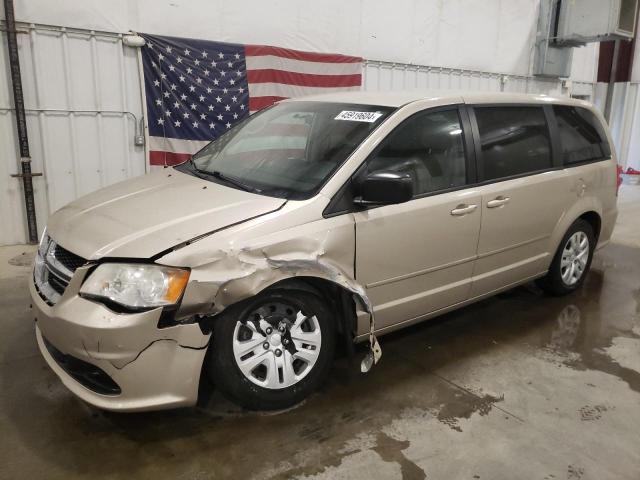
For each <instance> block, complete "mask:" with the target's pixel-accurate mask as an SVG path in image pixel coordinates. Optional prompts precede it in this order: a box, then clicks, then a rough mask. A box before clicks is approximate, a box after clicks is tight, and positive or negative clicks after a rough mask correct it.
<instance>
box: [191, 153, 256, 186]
mask: <svg viewBox="0 0 640 480" xmlns="http://www.w3.org/2000/svg"><path fill="white" fill-rule="evenodd" d="M189 163H190V164H191V168H193V170H194V171H195V172H196V173H199V174H200V175H198V177H200V178H203V177H202V176H207V177H214V178H217V179H218V180H222V181H223V182H226V183H230V184H231V185H234V186H236V187H238V188H239V189H240V190H244V191H245V192H252V193H262V190H260V189H259V188H256V187H254V186H252V185H247V184H246V183H243V182H242V181H241V180H239V179H237V178H235V177H231V176H229V175H226V174H224V173H222V172H220V171H218V170H214V171H213V172H210V171H208V170H202V169H200V168H198V167H197V165H196V163H195V162H194V161H193V157H192V158H191V159H189Z"/></svg>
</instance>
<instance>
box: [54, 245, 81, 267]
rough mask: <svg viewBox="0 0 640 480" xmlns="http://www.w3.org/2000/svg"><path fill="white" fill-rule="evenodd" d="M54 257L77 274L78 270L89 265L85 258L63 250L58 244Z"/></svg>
mask: <svg viewBox="0 0 640 480" xmlns="http://www.w3.org/2000/svg"><path fill="white" fill-rule="evenodd" d="M53 255H54V257H55V258H56V260H58V262H60V263H61V264H62V265H64V266H65V268H67V269H68V270H71V271H72V272H75V271H76V269H77V268H79V267H81V266H83V265H84V264H85V263H87V261H86V260H85V259H84V258H82V257H80V256H78V255H76V254H75V253H71V252H70V251H69V250H67V249H65V248H62V246H61V245H58V244H56V245H55V250H54V252H53Z"/></svg>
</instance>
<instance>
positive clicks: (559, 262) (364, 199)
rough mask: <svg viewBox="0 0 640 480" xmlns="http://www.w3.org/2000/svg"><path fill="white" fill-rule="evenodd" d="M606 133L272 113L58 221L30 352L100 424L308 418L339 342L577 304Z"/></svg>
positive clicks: (513, 111)
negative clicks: (465, 316) (296, 408)
mask: <svg viewBox="0 0 640 480" xmlns="http://www.w3.org/2000/svg"><path fill="white" fill-rule="evenodd" d="M605 125H606V124H605V122H604V120H603V118H602V116H601V114H600V113H599V112H598V111H596V110H595V109H594V107H593V106H591V105H590V104H588V103H585V102H582V101H576V100H570V99H566V98H551V97H548V96H544V95H538V96H529V95H512V94H493V93H492V94H473V95H472V94H469V95H466V94H462V95H443V94H436V95H425V94H422V95H420V94H416V93H403V94H400V93H393V94H391V93H373V92H349V93H343V94H334V95H330V96H319V97H307V98H301V99H295V100H287V101H283V102H280V103H278V104H277V105H275V106H273V107H271V108H268V109H266V110H263V111H261V112H260V113H257V114H255V115H252V116H251V117H249V118H247V119H245V120H243V121H241V122H240V123H239V124H238V125H236V126H235V127H234V128H232V129H230V130H229V131H228V132H227V133H225V134H224V135H222V136H221V137H219V138H218V139H217V140H215V141H213V142H212V143H210V144H209V145H207V146H206V147H205V148H203V149H202V150H201V151H200V152H198V153H197V154H196V155H194V156H193V158H192V159H191V160H189V161H187V162H185V163H183V164H180V165H177V166H175V167H170V168H165V169H161V170H159V171H156V172H153V173H151V174H148V175H145V176H142V177H138V178H134V179H132V180H128V181H125V182H122V183H119V184H116V185H113V186H110V187H108V188H105V189H103V190H100V191H98V192H96V193H93V194H90V195H88V196H85V197H83V198H80V199H78V200H76V201H74V202H73V203H71V204H69V205H67V206H66V207H64V208H62V209H60V210H59V211H57V212H56V213H55V214H53V215H52V216H51V217H50V219H49V223H48V226H47V229H46V231H45V233H44V234H43V236H42V241H41V243H40V246H39V249H38V254H37V256H36V260H35V266H34V275H33V281H32V282H31V283H30V290H31V297H32V299H33V309H34V313H35V318H36V328H35V330H36V337H37V342H38V345H39V347H40V350H41V352H42V355H43V356H44V358H45V359H46V361H47V363H48V364H49V365H50V367H51V368H52V369H53V370H54V371H55V372H56V373H57V374H58V376H59V377H60V378H61V380H62V382H63V383H64V384H65V385H66V386H67V387H68V388H69V389H70V390H71V391H72V392H73V393H75V394H76V395H77V396H79V397H80V398H82V399H83V400H85V401H87V402H89V403H91V404H93V405H96V406H98V407H100V408H104V409H109V410H123V411H127V410H128V411H132V410H151V409H161V408H170V407H177V406H188V405H194V404H195V403H196V401H197V399H198V393H199V386H200V382H201V379H209V380H211V381H212V382H213V383H214V385H215V386H216V388H218V389H220V390H221V391H222V392H223V393H224V394H225V395H226V396H227V397H229V398H230V399H231V400H233V401H235V402H237V403H238V404H240V405H242V406H244V407H247V408H250V409H278V408H284V407H287V406H289V405H292V404H294V403H296V402H299V401H301V400H302V399H303V398H305V397H306V396H308V395H309V394H310V393H311V392H312V391H313V390H314V389H316V388H317V387H318V386H319V385H320V384H321V383H322V381H323V380H324V379H325V377H326V376H327V375H328V372H329V369H330V367H331V363H332V360H333V356H334V352H335V348H336V344H337V342H338V341H346V342H348V343H351V344H353V343H354V342H360V341H364V342H368V346H369V350H368V354H367V356H366V357H365V358H364V360H363V362H362V369H363V371H366V370H368V369H369V368H371V366H372V365H373V364H374V363H376V362H377V361H378V360H379V359H380V356H381V349H380V346H379V344H378V341H377V338H376V337H377V336H379V335H382V334H384V333H388V332H391V331H392V330H394V329H398V328H402V327H404V326H407V325H411V324H413V323H415V322H419V321H422V320H425V319H428V318H431V317H434V316H436V315H439V314H442V313H443V312H447V311H450V310H452V309H455V308H458V307H461V306H463V305H467V304H469V303H471V302H475V301H477V300H479V299H482V298H485V297H487V296H490V295H494V294H496V293H498V292H500V291H503V290H506V289H510V288H512V287H514V286H516V285H518V284H522V283H524V282H528V281H530V280H534V279H537V281H538V283H539V285H540V286H541V287H542V288H543V289H544V290H546V291H547V292H549V293H550V294H554V295H560V294H565V293H569V292H571V291H573V290H576V289H577V288H580V285H581V284H582V282H583V280H584V278H585V275H586V273H587V271H588V270H589V266H590V263H591V259H592V256H593V252H594V250H596V249H597V248H599V247H602V246H604V245H605V244H606V243H607V242H608V241H609V239H610V237H611V232H612V230H613V226H614V223H615V220H616V215H617V210H616V197H617V170H616V159H615V154H614V152H613V150H612V148H611V146H610V145H611V138H610V135H609V133H608V131H607V128H606V126H605Z"/></svg>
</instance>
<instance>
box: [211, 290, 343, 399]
mask: <svg viewBox="0 0 640 480" xmlns="http://www.w3.org/2000/svg"><path fill="white" fill-rule="evenodd" d="M214 322H215V323H214V326H213V337H212V343H211V347H210V348H211V350H210V352H209V353H210V355H209V360H208V365H206V371H207V373H208V375H209V377H210V378H211V380H212V381H213V383H214V385H215V386H216V387H217V388H219V389H220V391H221V392H222V393H223V395H224V396H225V397H227V398H228V399H229V400H231V401H232V402H234V403H236V404H238V405H240V406H242V407H244V408H247V409H250V410H278V409H283V408H288V407H291V406H292V405H295V404H297V403H299V402H301V401H302V400H304V399H305V398H306V397H307V396H309V395H310V394H311V393H312V392H313V391H315V390H316V389H317V388H318V387H319V386H320V385H321V384H322V383H323V382H324V380H325V379H326V377H327V375H328V374H329V370H330V368H331V365H332V363H333V357H334V351H335V343H336V326H335V322H334V319H333V318H332V315H331V313H330V311H329V309H328V308H327V307H326V306H325V303H324V301H323V300H322V299H321V298H320V297H319V296H316V295H314V294H312V293H309V292H306V291H302V290H297V289H295V290H290V289H282V288H277V289H272V290H269V289H268V290H266V291H265V292H263V293H261V294H259V295H257V296H256V297H254V298H252V299H250V300H248V301H245V302H241V303H240V304H239V305H236V306H233V307H230V308H229V309H228V310H227V311H225V312H223V313H222V314H221V315H220V317H219V318H217V319H215V320H214ZM280 324H282V325H283V327H282V328H283V330H279V329H278V327H279V326H280ZM269 328H270V329H271V330H269ZM267 346H268V348H265V347H267ZM314 346H315V347H316V348H313V347H314Z"/></svg>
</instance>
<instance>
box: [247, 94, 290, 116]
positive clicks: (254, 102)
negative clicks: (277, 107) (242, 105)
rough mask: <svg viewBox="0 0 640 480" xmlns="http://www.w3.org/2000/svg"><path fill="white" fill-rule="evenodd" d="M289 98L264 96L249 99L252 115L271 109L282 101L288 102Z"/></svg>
mask: <svg viewBox="0 0 640 480" xmlns="http://www.w3.org/2000/svg"><path fill="white" fill-rule="evenodd" d="M286 99H287V97H278V96H264V97H249V111H250V112H251V113H253V112H257V111H258V110H262V109H263V108H266V107H269V106H271V105H273V104H274V103H276V102H279V101H280V100H286Z"/></svg>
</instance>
